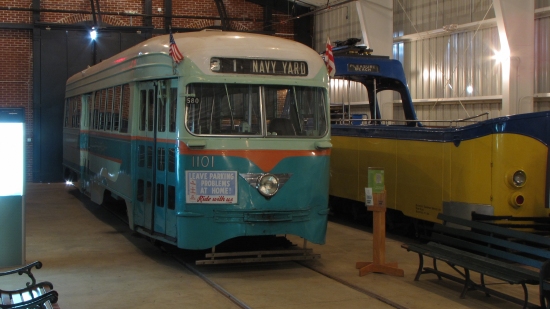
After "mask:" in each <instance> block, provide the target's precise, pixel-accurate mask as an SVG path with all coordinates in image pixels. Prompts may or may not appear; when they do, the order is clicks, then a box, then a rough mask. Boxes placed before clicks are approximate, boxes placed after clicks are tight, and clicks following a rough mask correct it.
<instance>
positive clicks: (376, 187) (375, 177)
mask: <svg viewBox="0 0 550 309" xmlns="http://www.w3.org/2000/svg"><path fill="white" fill-rule="evenodd" d="M368 177H369V178H368V186H369V188H372V193H382V192H384V190H385V185H384V169H383V168H381V167H369V173H368Z"/></svg>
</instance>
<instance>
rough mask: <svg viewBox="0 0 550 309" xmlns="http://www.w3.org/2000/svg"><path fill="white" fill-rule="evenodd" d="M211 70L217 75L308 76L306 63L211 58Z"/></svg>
mask: <svg viewBox="0 0 550 309" xmlns="http://www.w3.org/2000/svg"><path fill="white" fill-rule="evenodd" d="M210 69H211V70H212V72H216V73H234V74H259V75H286V76H307V74H308V66H307V62H305V61H295V60H274V59H243V58H211V59H210Z"/></svg>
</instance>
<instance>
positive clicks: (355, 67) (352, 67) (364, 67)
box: [348, 63, 380, 73]
mask: <svg viewBox="0 0 550 309" xmlns="http://www.w3.org/2000/svg"><path fill="white" fill-rule="evenodd" d="M348 71H349V72H376V73H378V72H380V67H379V66H378V65H376V64H353V63H348Z"/></svg>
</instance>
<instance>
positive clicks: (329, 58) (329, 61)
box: [325, 37, 336, 77]
mask: <svg viewBox="0 0 550 309" xmlns="http://www.w3.org/2000/svg"><path fill="white" fill-rule="evenodd" d="M325 64H326V65H327V70H328V75H329V76H330V77H334V73H336V66H335V65H334V55H333V54H332V45H330V38H329V37H327V47H326V51H325Z"/></svg>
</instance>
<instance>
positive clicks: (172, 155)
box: [168, 147, 176, 173]
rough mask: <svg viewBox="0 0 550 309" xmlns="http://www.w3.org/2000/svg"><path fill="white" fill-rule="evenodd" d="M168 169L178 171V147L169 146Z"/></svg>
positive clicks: (171, 171)
mask: <svg viewBox="0 0 550 309" xmlns="http://www.w3.org/2000/svg"><path fill="white" fill-rule="evenodd" d="M168 171H169V172H170V173H173V172H175V171H176V148H173V147H170V148H168Z"/></svg>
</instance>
